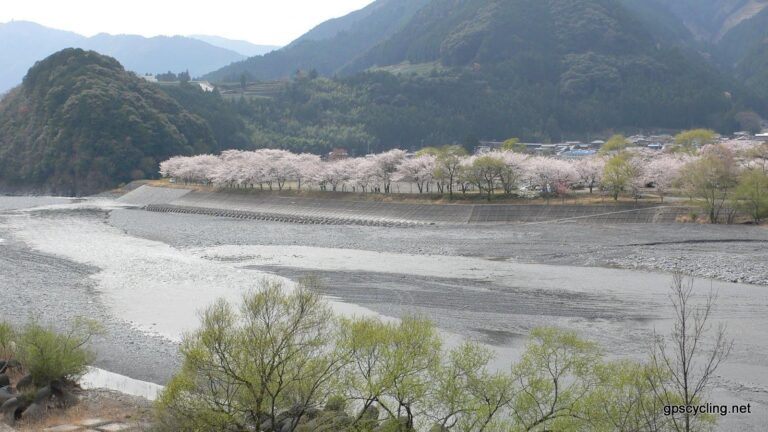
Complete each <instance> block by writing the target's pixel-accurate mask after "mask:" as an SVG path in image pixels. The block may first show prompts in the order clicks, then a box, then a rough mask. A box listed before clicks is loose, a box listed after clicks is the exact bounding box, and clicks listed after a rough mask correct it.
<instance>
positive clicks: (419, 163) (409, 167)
mask: <svg viewBox="0 0 768 432" xmlns="http://www.w3.org/2000/svg"><path fill="white" fill-rule="evenodd" d="M436 163H437V157H435V156H434V155H431V154H424V155H421V156H416V157H414V158H412V159H406V160H404V161H403V162H402V163H401V164H400V166H399V167H398V169H397V172H396V173H395V176H394V177H393V179H394V180H395V181H398V182H409V183H415V184H416V187H417V188H418V189H419V193H420V194H421V193H424V189H425V185H427V184H428V183H429V182H431V181H432V179H433V178H434V173H435V166H436Z"/></svg>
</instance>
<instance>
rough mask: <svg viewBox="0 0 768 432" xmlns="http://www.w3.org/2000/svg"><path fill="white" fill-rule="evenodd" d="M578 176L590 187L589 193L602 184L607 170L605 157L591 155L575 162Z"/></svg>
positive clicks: (574, 165)
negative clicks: (604, 172)
mask: <svg viewBox="0 0 768 432" xmlns="http://www.w3.org/2000/svg"><path fill="white" fill-rule="evenodd" d="M573 169H574V170H575V171H576V176H577V177H578V179H579V181H581V183H582V184H583V185H584V186H586V187H588V188H589V193H590V194H592V192H593V191H594V190H595V188H596V187H597V186H599V185H600V181H601V180H602V178H603V171H604V170H605V159H604V158H601V157H591V158H584V159H579V160H577V161H576V162H575V163H574V164H573Z"/></svg>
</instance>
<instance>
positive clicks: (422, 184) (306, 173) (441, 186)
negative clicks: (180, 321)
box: [160, 146, 700, 198]
mask: <svg viewBox="0 0 768 432" xmlns="http://www.w3.org/2000/svg"><path fill="white" fill-rule="evenodd" d="M699 157H700V156H699V155H691V154H667V153H661V152H654V151H648V150H641V149H636V150H630V151H623V152H619V153H616V154H611V155H606V156H595V157H588V158H582V159H560V158H555V157H544V156H529V155H524V154H520V153H515V152H511V151H499V152H492V153H489V154H485V155H479V156H468V155H465V154H463V151H462V150H461V149H460V148H459V147H456V146H448V147H444V148H442V149H434V151H427V152H422V153H419V154H418V155H416V156H412V157H408V155H407V154H406V152H404V151H402V150H392V151H388V152H386V153H381V154H376V155H371V156H368V157H359V158H348V159H342V160H336V161H324V160H322V159H321V158H320V157H318V156H316V155H312V154H294V153H291V152H287V151H283V150H257V151H239V150H230V151H225V152H223V153H222V154H221V155H220V156H214V155H201V156H192V157H174V158H171V159H169V160H167V161H165V162H163V163H162V164H161V165H160V173H161V174H162V175H163V176H164V177H170V178H174V179H176V180H177V181H182V182H185V183H201V184H210V185H214V186H216V187H222V188H260V189H265V190H266V189H268V190H283V189H286V188H291V189H294V188H295V189H299V190H302V189H307V188H316V189H320V190H325V191H350V192H352V191H354V192H377V193H392V192H409V191H411V190H412V191H413V192H414V193H415V192H418V193H430V192H431V193H444V194H450V195H453V194H454V193H459V192H460V193H467V192H469V191H479V192H480V193H484V194H487V195H488V196H489V198H490V196H491V195H492V194H494V193H498V192H501V191H503V193H505V194H507V195H511V194H513V193H521V191H529V193H537V194H538V193H540V194H543V195H548V196H552V195H563V194H565V193H567V192H568V191H569V190H570V189H572V188H574V187H582V188H586V189H588V190H589V191H590V193H591V192H593V191H594V190H598V189H599V190H603V191H607V192H609V193H611V194H613V195H615V196H616V197H618V195H619V193H624V192H630V191H632V192H635V193H637V192H638V191H639V190H640V189H641V188H643V187H645V186H647V185H653V186H655V188H656V191H657V193H659V194H660V195H661V196H663V195H664V194H665V193H666V192H667V191H668V190H669V189H670V188H671V187H672V186H673V184H675V182H676V180H677V179H678V178H679V176H680V175H681V173H682V171H683V168H684V166H686V164H690V163H691V162H692V161H694V160H696V159H697V158H699ZM402 185H410V188H409V190H405V191H404V190H401V189H400V186H402ZM393 187H394V188H395V189H394V190H393Z"/></svg>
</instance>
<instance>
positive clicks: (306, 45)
mask: <svg viewBox="0 0 768 432" xmlns="http://www.w3.org/2000/svg"><path fill="white" fill-rule="evenodd" d="M578 7H581V8H586V10H585V11H586V12H587V13H583V12H585V11H578V10H576V8H578ZM551 8H555V9H557V8H560V9H563V8H571V10H572V12H573V14H575V15H578V16H581V17H583V18H584V19H586V21H584V22H583V23H582V24H583V25H575V26H570V27H568V28H563V27H561V26H560V25H559V24H558V23H556V22H555V23H554V24H553V26H552V27H550V28H549V33H550V34H554V33H558V34H559V36H557V37H559V38H560V39H561V40H563V41H572V42H575V43H578V42H579V41H582V42H583V43H584V44H585V45H584V46H583V48H586V49H584V50H581V51H582V52H587V51H594V52H599V51H603V49H604V48H605V46H594V47H593V46H590V45H589V44H590V43H598V44H600V43H604V42H606V40H605V38H603V39H604V40H602V41H601V40H600V39H599V38H598V37H597V36H598V35H599V34H600V32H601V31H605V32H607V36H608V37H611V35H613V36H621V37H624V38H625V41H624V42H627V43H630V44H631V43H632V39H637V38H636V37H634V35H631V34H627V32H624V31H621V29H616V28H612V27H610V25H611V23H610V22H605V23H603V24H604V25H605V26H606V27H605V28H604V29H602V30H601V29H600V27H599V25H596V26H593V25H592V24H599V23H597V22H593V21H592V20H601V19H606V18H608V19H609V21H610V20H613V19H614V18H618V16H613V15H611V14H619V15H622V17H621V19H620V20H619V21H621V22H626V23H642V25H640V26H636V25H634V24H630V26H631V27H632V28H633V29H638V30H639V31H640V33H641V34H642V37H644V38H645V40H644V41H643V42H642V44H645V45H646V48H651V47H652V46H653V45H652V44H649V43H648V42H649V41H651V40H652V41H654V43H655V44H656V46H657V48H664V47H666V48H672V47H679V48H683V49H685V50H689V51H690V55H692V56H694V57H695V56H697V55H698V56H702V57H703V58H705V59H707V61H709V62H711V63H712V64H713V65H717V66H718V67H719V68H720V69H721V70H722V71H723V72H725V73H726V74H728V75H730V76H731V77H732V78H735V79H737V80H741V81H742V82H744V83H745V84H747V85H749V86H750V87H752V88H753V89H754V90H756V91H757V92H758V93H761V94H763V95H764V96H766V97H768V70H766V69H768V0H610V1H602V0H594V1H589V2H583V1H580V0H571V1H569V2H566V1H554V0H538V1H532V0H378V1H375V2H373V3H372V4H370V5H369V6H367V7H365V8H363V9H361V10H358V11H355V12H352V13H350V14H349V15H347V16H344V17H341V18H337V19H333V20H329V21H327V22H325V23H322V24H320V25H318V26H317V27H315V28H314V29H312V30H310V31H309V32H307V33H306V34H305V35H303V36H301V37H300V38H298V39H297V40H295V41H294V42H292V43H291V44H289V45H288V46H286V47H285V48H282V49H280V50H277V51H275V52H272V53H270V54H267V55H264V56H257V57H253V58H249V59H247V60H244V61H241V62H237V63H234V64H232V65H229V66H227V67H224V68H222V69H221V70H219V71H216V72H213V73H210V74H208V75H207V76H206V78H207V79H210V80H212V81H237V80H239V78H240V76H242V75H246V76H247V77H249V78H250V79H253V80H272V79H284V78H288V77H290V76H291V75H292V74H294V73H295V72H296V71H297V70H311V69H314V70H317V71H318V72H319V73H320V74H321V75H326V76H334V75H339V74H340V75H342V76H343V75H350V74H354V73H358V72H361V71H364V70H367V69H369V68H372V67H386V66H392V65H396V64H399V63H403V62H407V63H410V64H419V63H430V62H435V61H439V62H440V63H441V64H443V65H446V66H456V65H459V64H464V65H466V64H467V61H466V60H468V59H470V58H471V57H474V58H475V60H478V61H480V62H482V61H487V60H493V59H492V57H494V56H495V57H496V59H495V60H493V61H497V60H498V61H501V60H503V58H504V56H509V55H511V56H513V57H514V56H519V55H520V52H519V50H520V49H532V48H533V47H534V46H535V45H536V43H535V42H537V41H535V40H534V35H535V37H538V38H540V41H539V42H541V43H539V44H538V45H539V46H545V45H547V43H548V42H547V40H548V38H549V37H550V34H547V33H546V32H543V31H541V29H540V27H541V26H538V27H537V25H538V23H539V22H543V21H545V20H547V14H548V12H541V11H542V10H546V9H551ZM537 10H539V12H537ZM606 11H610V13H609V14H605V13H603V12H606ZM526 19H528V21H526ZM530 20H533V21H530ZM566 21H567V20H566ZM504 24H507V25H508V26H507V27H506V28H504V27H503V25H504ZM499 26H501V27H499ZM520 28H526V29H528V33H525V32H522V31H519V29H520ZM580 28H588V29H589V32H590V33H591V34H585V33H584V32H582V31H581V30H580ZM512 35H514V36H512ZM590 38H591V39H590ZM613 42H616V43H618V45H616V46H614V48H618V49H619V50H620V51H625V49H626V48H627V47H626V46H623V45H621V41H613ZM526 45H527V47H526ZM631 49H634V48H631ZM515 50H518V51H515ZM493 51H495V52H493ZM646 51H647V52H651V51H652V50H651V51H648V50H647V49H646Z"/></svg>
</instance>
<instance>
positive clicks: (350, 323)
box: [157, 280, 703, 432]
mask: <svg viewBox="0 0 768 432" xmlns="http://www.w3.org/2000/svg"><path fill="white" fill-rule="evenodd" d="M316 285H317V281H316V280H310V281H305V282H304V287H302V288H300V289H299V290H298V291H295V292H293V293H286V292H285V291H283V290H282V287H281V286H280V285H279V284H278V283H275V282H269V281H263V282H262V286H261V288H260V290H258V291H255V292H252V293H250V294H247V295H246V296H245V297H244V302H243V306H242V307H241V308H240V310H239V311H238V310H235V309H234V308H233V306H232V305H230V304H228V303H227V302H224V301H219V302H217V303H216V304H215V305H213V306H212V307H211V308H209V309H208V310H207V311H205V313H204V314H203V315H202V328H201V329H200V330H198V331H197V332H195V333H193V334H190V335H188V336H187V337H186V338H185V340H184V342H183V344H182V354H183V356H184V366H183V369H182V371H181V372H180V373H179V374H178V375H177V376H176V377H174V378H173V380H172V381H171V382H170V383H169V385H168V386H167V387H166V389H165V391H164V392H163V394H162V395H161V398H160V400H159V401H158V403H157V413H158V418H159V421H160V426H161V430H174V431H175V430H185V431H186V430H189V431H198V430H200V431H202V430H249V429H253V428H257V429H259V430H263V431H298V432H316V431H327V432H331V431H334V432H372V431H396V432H413V431H417V430H430V431H440V432H446V431H460V432H490V431H544V430H558V431H570V430H580V431H594V432H608V431H614V430H635V431H647V432H661V431H668V430H671V423H670V419H669V418H668V417H667V416H664V410H663V404H669V403H678V402H679V400H678V398H676V396H675V395H674V394H673V392H670V391H665V392H664V393H663V394H660V393H658V390H659V389H663V388H672V387H673V386H674V385H675V383H674V382H673V381H672V380H671V376H670V374H671V373H672V372H671V371H672V369H670V368H677V367H678V366H677V365H675V364H669V365H666V366H664V365H662V364H659V363H658V362H657V363H654V364H655V365H656V366H651V365H647V364H643V363H638V362H632V361H615V362H613V361H611V362H609V361H606V360H605V359H604V357H603V354H602V351H601V350H600V349H599V348H598V346H597V345H596V344H594V343H591V342H588V341H585V340H584V339H581V338H580V337H578V336H577V335H576V333H575V332H572V331H565V330H559V329H554V328H540V329H534V330H533V331H532V332H531V336H530V341H529V343H528V345H527V347H526V349H525V351H524V353H523V355H522V357H521V358H520V360H519V361H518V362H516V363H514V364H512V367H511V369H510V372H503V371H494V370H493V369H492V367H491V361H492V359H493V354H492V352H491V351H490V350H489V349H487V348H484V347H483V346H481V345H479V344H477V343H473V342H466V343H463V344H461V345H459V346H456V347H454V348H452V349H450V350H445V349H444V348H443V347H442V343H441V339H440V337H439V335H438V333H437V330H436V328H435V327H434V325H433V324H432V323H431V322H429V321H427V320H423V319H418V318H413V317H407V318H405V319H403V320H401V321H399V322H391V321H383V320H381V319H377V318H354V319H341V320H336V319H334V318H333V317H332V314H331V313H330V310H329V308H328V305H327V304H326V303H325V302H323V301H322V300H321V299H320V297H319V296H318V295H317V294H313V293H311V292H309V291H307V290H306V286H313V287H315V289H316V288H317V286H316ZM676 328H677V327H676ZM674 370H675V371H676V370H677V369H674ZM702 388H703V387H702ZM699 394H701V390H699Z"/></svg>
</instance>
